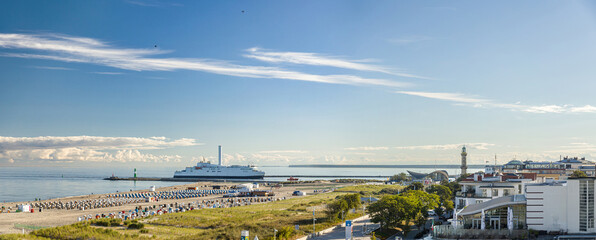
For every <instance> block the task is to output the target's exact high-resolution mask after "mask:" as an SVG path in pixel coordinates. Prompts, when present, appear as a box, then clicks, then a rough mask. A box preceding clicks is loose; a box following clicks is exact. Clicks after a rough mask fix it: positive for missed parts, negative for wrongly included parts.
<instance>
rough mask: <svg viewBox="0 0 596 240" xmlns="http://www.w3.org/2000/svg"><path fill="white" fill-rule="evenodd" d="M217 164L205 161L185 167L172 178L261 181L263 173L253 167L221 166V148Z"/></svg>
mask: <svg viewBox="0 0 596 240" xmlns="http://www.w3.org/2000/svg"><path fill="white" fill-rule="evenodd" d="M218 159H219V164H217V165H216V164H211V163H210V162H206V161H205V160H203V161H201V162H199V163H197V165H196V166H194V167H187V168H186V169H184V170H182V171H176V172H175V173H174V178H211V179H230V178H237V179H263V177H264V176H265V172H263V171H259V170H257V169H256V168H255V167H254V166H251V165H248V166H239V165H232V166H223V165H221V146H219V157H218Z"/></svg>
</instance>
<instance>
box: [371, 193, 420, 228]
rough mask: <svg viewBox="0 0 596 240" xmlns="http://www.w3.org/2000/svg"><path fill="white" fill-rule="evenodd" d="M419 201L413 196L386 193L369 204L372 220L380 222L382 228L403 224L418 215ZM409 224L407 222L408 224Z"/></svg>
mask: <svg viewBox="0 0 596 240" xmlns="http://www.w3.org/2000/svg"><path fill="white" fill-rule="evenodd" d="M416 204H417V201H416V199H415V198H413V197H409V196H402V195H385V196H383V197H382V198H381V199H380V200H379V201H377V202H375V203H372V204H371V205H369V206H368V209H367V211H368V213H369V214H370V216H371V221H372V222H375V223H380V225H381V228H383V229H388V228H392V227H400V226H402V222H403V221H406V222H408V221H409V220H410V219H411V218H413V217H414V216H416V206H415V205H416ZM406 226H407V224H406Z"/></svg>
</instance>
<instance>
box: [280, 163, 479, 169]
mask: <svg viewBox="0 0 596 240" xmlns="http://www.w3.org/2000/svg"><path fill="white" fill-rule="evenodd" d="M484 166H485V165H468V168H484ZM288 167H304V168H448V169H450V168H460V167H461V165H456V164H447V165H344V164H303V165H289V166H288Z"/></svg>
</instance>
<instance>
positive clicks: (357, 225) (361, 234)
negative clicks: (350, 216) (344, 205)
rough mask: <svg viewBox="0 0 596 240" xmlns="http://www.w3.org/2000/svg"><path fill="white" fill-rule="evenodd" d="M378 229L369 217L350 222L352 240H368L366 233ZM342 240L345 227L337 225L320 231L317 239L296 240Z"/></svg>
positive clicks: (344, 236)
mask: <svg viewBox="0 0 596 240" xmlns="http://www.w3.org/2000/svg"><path fill="white" fill-rule="evenodd" d="M377 228H379V224H376V223H372V222H371V221H370V217H369V215H365V216H362V217H359V218H356V219H354V220H352V236H353V239H354V240H370V236H369V235H368V233H370V232H371V231H373V230H375V229H377ZM307 239H313V240H343V239H346V230H345V225H344V224H343V223H342V224H341V225H337V226H335V227H332V228H328V229H325V230H323V231H320V232H319V234H318V236H317V237H314V238H307V237H303V238H299V239H298V240H307Z"/></svg>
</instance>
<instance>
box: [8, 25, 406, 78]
mask: <svg viewBox="0 0 596 240" xmlns="http://www.w3.org/2000/svg"><path fill="white" fill-rule="evenodd" d="M0 48H5V49H10V50H12V52H7V53H1V54H0V55H1V56H4V57H17V58H33V59H46V60H54V61H63V62H76V63H88V64H96V65H101V66H108V67H113V68H118V69H123V70H131V71H175V70H190V71H201V72H208V73H213V74H220V75H227V76H236V77H246V78H267V79H285V80H297V81H308V82H319V83H328V84H347V85H376V86H385V87H404V86H408V85H411V84H409V83H404V82H397V81H391V80H387V79H374V78H364V77H360V76H356V75H348V74H345V75H341V74H339V75H319V74H310V73H305V72H298V71H291V70H285V69H282V68H277V67H264V66H248V65H239V64H232V63H230V62H227V61H221V60H213V59H200V58H166V57H162V58H160V57H156V55H160V54H166V53H170V52H169V51H164V50H160V49H156V48H148V49H133V48H118V47H113V46H111V45H109V44H107V43H105V42H102V41H100V40H96V39H92V38H85V37H75V36H68V35H59V34H4V33H0Z"/></svg>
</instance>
